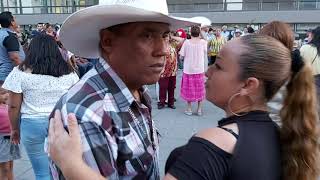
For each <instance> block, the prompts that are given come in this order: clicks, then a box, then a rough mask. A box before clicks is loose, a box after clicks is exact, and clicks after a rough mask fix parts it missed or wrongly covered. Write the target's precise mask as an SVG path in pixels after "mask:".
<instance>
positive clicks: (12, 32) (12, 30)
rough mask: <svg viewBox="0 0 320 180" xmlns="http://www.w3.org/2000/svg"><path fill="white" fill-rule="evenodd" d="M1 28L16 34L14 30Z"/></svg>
mask: <svg viewBox="0 0 320 180" xmlns="http://www.w3.org/2000/svg"><path fill="white" fill-rule="evenodd" d="M1 29H2V30H4V31H9V32H12V33H15V34H16V32H15V31H13V30H12V29H10V28H1Z"/></svg>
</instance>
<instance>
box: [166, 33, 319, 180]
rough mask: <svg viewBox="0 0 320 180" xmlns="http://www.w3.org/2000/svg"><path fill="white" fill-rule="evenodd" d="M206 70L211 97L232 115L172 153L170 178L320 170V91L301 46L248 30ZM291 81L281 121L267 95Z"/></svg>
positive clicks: (305, 174) (272, 178)
mask: <svg viewBox="0 0 320 180" xmlns="http://www.w3.org/2000/svg"><path fill="white" fill-rule="evenodd" d="M206 76H207V77H208V80H207V82H206V98H207V100H209V101H210V102H212V103H213V104H215V105H216V106H218V107H219V108H221V109H222V110H224V111H225V113H226V118H223V119H222V120H220V121H219V122H218V127H216V128H208V129H206V130H203V131H201V132H199V133H197V134H196V135H195V136H193V137H192V138H191V139H190V140H189V142H188V144H187V145H185V146H182V147H180V148H178V149H176V150H174V151H173V152H172V153H171V155H170V156H169V158H168V160H167V163H166V173H167V174H166V176H165V178H164V179H165V180H176V179H185V180H189V179H190V180H191V179H192V180H198V179H199V180H200V179H204V180H210V179H228V180H232V179H246V180H256V179H268V180H279V179H282V180H316V179H317V178H318V175H319V157H320V156H319V142H318V138H319V131H318V126H319V125H318V123H319V119H318V113H317V109H316V108H317V98H316V92H315V86H314V83H313V76H312V70H311V68H310V66H309V65H308V64H305V63H304V62H303V60H302V58H301V57H300V56H299V54H294V55H292V52H291V49H288V48H287V47H286V46H284V45H283V44H282V43H281V42H279V41H277V40H276V39H274V38H272V37H270V36H263V35H250V36H243V37H241V38H239V39H236V40H232V41H230V42H228V43H227V44H226V45H225V46H224V47H223V48H222V50H221V51H220V52H219V54H218V57H217V61H216V63H215V64H214V65H213V66H211V67H210V68H209V69H208V71H207V73H206ZM285 83H287V84H286V87H287V93H286V96H285V98H284V103H283V107H282V109H281V113H280V116H281V123H282V126H281V127H280V128H279V126H277V125H276V124H275V122H273V121H272V119H271V118H270V116H269V113H268V111H267V109H268V108H267V102H268V101H270V100H271V99H272V98H273V96H274V95H275V94H276V92H277V91H278V90H279V89H280V88H281V87H282V86H283V85H284V84H285Z"/></svg>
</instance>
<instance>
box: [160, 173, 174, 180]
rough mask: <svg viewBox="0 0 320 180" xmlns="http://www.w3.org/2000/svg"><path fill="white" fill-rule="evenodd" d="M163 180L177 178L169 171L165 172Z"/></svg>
mask: <svg viewBox="0 0 320 180" xmlns="http://www.w3.org/2000/svg"><path fill="white" fill-rule="evenodd" d="M163 180H177V179H176V178H175V177H173V176H172V175H171V174H170V173H167V174H166V176H165V177H164V178H163Z"/></svg>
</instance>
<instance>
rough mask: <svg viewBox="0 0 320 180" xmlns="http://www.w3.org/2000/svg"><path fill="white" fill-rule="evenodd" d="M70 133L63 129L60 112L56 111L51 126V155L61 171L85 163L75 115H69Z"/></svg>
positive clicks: (49, 138)
mask: <svg viewBox="0 0 320 180" xmlns="http://www.w3.org/2000/svg"><path fill="white" fill-rule="evenodd" d="M68 131H69V133H68V132H67V131H66V130H65V129H64V127H63V124H62V120H61V113H60V111H59V110H56V112H55V115H54V118H51V120H50V125H49V137H48V140H49V154H50V157H51V159H52V160H53V161H54V162H55V163H56V164H57V165H58V166H59V168H61V169H68V168H70V166H72V165H73V164H75V163H83V160H82V146H81V137H80V131H79V126H78V122H77V119H76V117H75V115H74V114H69V115H68Z"/></svg>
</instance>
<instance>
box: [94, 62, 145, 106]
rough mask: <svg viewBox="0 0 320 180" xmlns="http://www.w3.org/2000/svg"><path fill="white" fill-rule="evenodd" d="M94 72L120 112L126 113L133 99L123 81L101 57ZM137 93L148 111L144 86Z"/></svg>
mask: <svg viewBox="0 0 320 180" xmlns="http://www.w3.org/2000/svg"><path fill="white" fill-rule="evenodd" d="M96 70H97V72H98V74H99V75H100V77H101V78H102V80H103V81H104V83H105V84H106V85H107V87H108V90H109V93H111V94H112V96H113V98H114V100H115V101H116V104H117V106H118V108H119V109H120V111H122V112H127V111H128V109H129V108H130V106H131V104H132V103H133V102H135V99H134V97H133V95H132V93H131V92H130V90H129V89H128V87H127V86H126V85H125V83H124V82H123V80H122V79H121V78H120V77H119V76H118V74H117V73H116V72H114V71H113V69H112V68H111V66H110V65H109V64H108V63H107V61H106V60H105V59H103V58H102V57H100V58H99V61H98V62H97V64H96ZM139 93H140V94H141V96H142V98H141V102H143V103H144V104H145V105H146V106H147V107H148V108H149V109H150V108H151V97H150V96H149V92H148V89H147V88H146V87H145V86H142V87H141V88H140V89H139Z"/></svg>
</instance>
